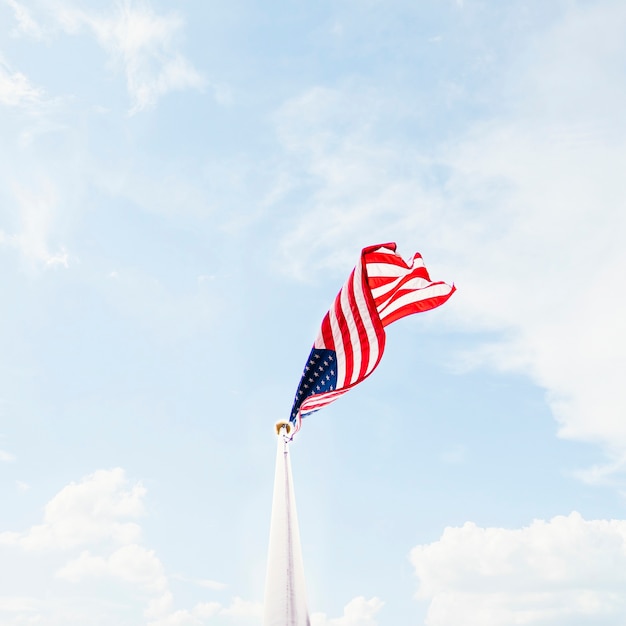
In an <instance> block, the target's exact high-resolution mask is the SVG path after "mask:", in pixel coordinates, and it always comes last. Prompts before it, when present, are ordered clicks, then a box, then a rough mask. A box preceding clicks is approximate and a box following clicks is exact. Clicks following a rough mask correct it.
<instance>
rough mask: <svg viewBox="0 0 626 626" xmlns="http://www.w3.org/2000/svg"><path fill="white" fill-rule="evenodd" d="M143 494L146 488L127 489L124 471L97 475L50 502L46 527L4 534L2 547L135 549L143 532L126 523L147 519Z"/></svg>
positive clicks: (66, 490) (105, 472)
mask: <svg viewBox="0 0 626 626" xmlns="http://www.w3.org/2000/svg"><path fill="white" fill-rule="evenodd" d="M144 495H145V489H144V488H143V486H142V485H141V484H140V483H135V484H133V485H129V481H128V480H127V479H126V476H125V474H124V471H123V470H122V469H120V468H117V469H113V470H99V471H97V472H95V473H93V474H91V475H89V476H87V477H86V478H84V479H83V480H82V481H81V482H79V483H71V484H70V485H68V486H67V487H65V488H63V489H62V490H61V491H60V492H59V493H58V494H57V495H56V496H55V497H54V498H52V500H50V502H48V504H47V505H46V507H45V510H44V520H43V523H42V524H39V525H36V526H33V527H31V528H30V529H29V530H27V531H25V532H22V533H20V532H3V533H0V544H2V543H4V544H16V545H20V546H22V547H23V548H25V549H27V550H67V549H71V548H75V547H77V546H83V545H86V544H91V543H97V542H101V541H113V542H114V543H118V544H131V543H133V542H135V541H136V540H137V539H138V537H139V536H140V534H141V528H140V527H139V526H138V524H136V523H135V522H130V521H126V520H127V519H128V518H131V519H134V518H137V517H139V516H140V515H142V514H143V497H144Z"/></svg>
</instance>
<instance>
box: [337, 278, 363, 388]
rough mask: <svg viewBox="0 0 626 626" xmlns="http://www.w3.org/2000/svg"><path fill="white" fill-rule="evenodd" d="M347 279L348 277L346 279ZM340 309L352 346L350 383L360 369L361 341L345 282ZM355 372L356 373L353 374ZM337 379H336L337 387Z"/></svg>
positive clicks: (356, 376)
mask: <svg viewBox="0 0 626 626" xmlns="http://www.w3.org/2000/svg"><path fill="white" fill-rule="evenodd" d="M348 280H349V279H348ZM340 302H341V310H342V312H343V316H344V317H345V318H346V324H347V325H348V334H349V335H350V345H351V346H352V376H351V378H350V381H349V382H348V384H349V385H351V384H352V383H353V382H355V380H356V379H357V378H358V376H359V371H360V369H361V342H360V341H359V331H358V330H357V327H356V320H355V319H354V315H353V313H352V307H351V306H350V296H349V294H348V285H347V284H345V285H344V287H343V289H342V290H341V300H340ZM355 372H356V374H355ZM340 386H343V385H339V380H337V387H340Z"/></svg>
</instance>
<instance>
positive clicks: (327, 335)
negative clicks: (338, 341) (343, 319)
mask: <svg viewBox="0 0 626 626" xmlns="http://www.w3.org/2000/svg"><path fill="white" fill-rule="evenodd" d="M320 335H321V336H322V341H323V342H324V345H323V346H318V345H316V346H315V347H316V348H326V349H327V350H335V341H334V339H333V331H332V329H331V327H330V314H329V313H326V315H325V316H324V319H323V321H322V328H321V330H320Z"/></svg>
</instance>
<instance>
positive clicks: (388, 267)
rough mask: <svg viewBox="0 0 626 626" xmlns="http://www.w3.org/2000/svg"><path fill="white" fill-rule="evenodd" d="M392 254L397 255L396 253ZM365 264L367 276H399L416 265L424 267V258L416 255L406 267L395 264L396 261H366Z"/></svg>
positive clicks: (416, 266)
mask: <svg viewBox="0 0 626 626" xmlns="http://www.w3.org/2000/svg"><path fill="white" fill-rule="evenodd" d="M394 256H396V257H397V256H398V255H397V254H396V255H394ZM366 265H367V275H368V276H373V277H383V276H400V275H402V274H406V273H407V272H410V271H412V270H414V269H416V268H418V267H424V259H422V257H417V258H416V259H413V261H412V263H411V265H409V266H408V267H404V266H402V265H397V264H396V263H366Z"/></svg>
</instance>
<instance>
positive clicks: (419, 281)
mask: <svg viewBox="0 0 626 626" xmlns="http://www.w3.org/2000/svg"><path fill="white" fill-rule="evenodd" d="M430 285H432V283H431V281H429V280H426V279H425V278H421V277H419V276H414V277H413V278H410V279H409V280H407V281H406V283H405V284H404V285H402V289H403V290H404V289H411V290H414V291H422V290H424V289H427V288H428V287H430ZM396 291H397V289H394V292H393V293H391V294H390V295H389V298H387V300H385V301H384V302H380V303H379V304H378V305H377V309H378V312H379V313H380V314H382V312H383V311H384V310H385V307H386V306H387V305H388V304H389V302H390V301H391V300H393V298H394V296H395V294H396ZM372 293H373V291H372ZM374 297H375V298H378V297H379V296H374Z"/></svg>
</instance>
